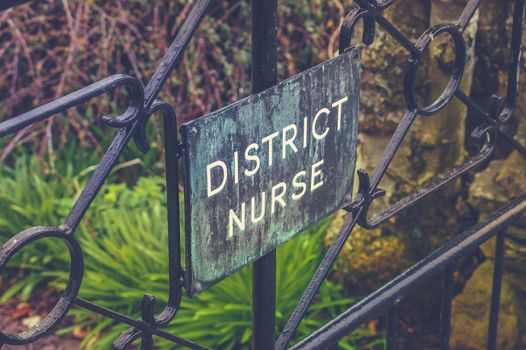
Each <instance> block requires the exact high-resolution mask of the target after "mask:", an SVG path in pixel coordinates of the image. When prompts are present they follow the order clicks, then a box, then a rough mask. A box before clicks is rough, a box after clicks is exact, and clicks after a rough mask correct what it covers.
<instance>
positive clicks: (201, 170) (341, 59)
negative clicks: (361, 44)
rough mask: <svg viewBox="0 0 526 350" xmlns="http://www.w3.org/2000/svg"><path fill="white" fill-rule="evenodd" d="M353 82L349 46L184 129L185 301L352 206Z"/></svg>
mask: <svg viewBox="0 0 526 350" xmlns="http://www.w3.org/2000/svg"><path fill="white" fill-rule="evenodd" d="M359 86H360V51H359V49H352V50H349V51H348V52H345V53H344V54H342V55H340V56H338V57H336V58H334V59H332V60H330V61H327V62H325V63H322V64H320V65H319V66H316V67H314V68H311V69H309V70H307V71H305V72H303V73H301V74H299V75H297V76H294V77H292V78H290V79H288V80H285V81H283V82H282V83H280V84H278V85H277V86H275V87H273V88H271V89H268V90H266V91H263V92H261V93H259V94H256V95H253V96H250V97H247V98H245V99H243V100H241V101H238V102H236V103H234V104H232V105H230V106H228V107H225V108H223V109H220V110H218V111H216V112H213V113H211V114H209V115H207V116H204V117H202V118H199V119H196V120H193V121H191V122H188V123H186V124H184V125H183V126H182V129H181V133H182V136H183V147H184V150H185V152H184V159H185V176H184V179H185V218H186V220H185V231H186V255H187V259H186V261H187V275H186V284H187V291H188V293H189V294H190V295H196V294H198V293H199V292H202V291H204V290H205V289H207V288H209V287H210V286H212V285H214V284H215V283H217V282H218V281H220V280H222V279H223V278H225V277H227V276H228V275H230V274H232V273H233V272H235V271H237V270H239V269H240V268H241V267H243V266H245V265H247V264H248V263H251V262H253V261H255V260H257V259H258V258H260V257H262V256H264V255H265V254H266V253H268V252H269V251H270V250H272V249H274V248H276V247H277V246H279V245H281V244H283V243H285V242H286V241H288V240H289V239H291V238H293V237H294V236H295V235H297V234H298V233H300V232H302V231H303V230H305V229H306V228H308V227H309V226H310V225H312V224H313V223H315V222H316V221H319V220H320V219H322V218H324V217H326V216H328V215H330V214H331V213H333V212H334V211H336V210H338V209H339V208H341V207H342V206H344V205H345V204H348V203H349V202H350V200H349V196H350V193H351V192H352V184H353V174H354V171H355V164H356V148H357V133H358V103H359Z"/></svg>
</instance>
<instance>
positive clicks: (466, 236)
mask: <svg viewBox="0 0 526 350" xmlns="http://www.w3.org/2000/svg"><path fill="white" fill-rule="evenodd" d="M525 212H526V196H521V197H520V198H518V199H516V200H514V201H513V202H511V203H510V204H509V205H507V206H506V207H504V208H503V209H501V210H499V211H498V212H496V213H495V214H493V215H491V216H490V217H489V218H488V219H487V220H485V221H484V222H481V223H479V224H477V225H475V226H473V227H472V228H470V229H469V230H467V231H464V232H463V233H462V234H460V235H459V236H457V237H456V238H455V239H453V240H451V241H450V242H449V243H447V244H446V245H444V246H442V247H441V248H439V249H438V250H436V251H435V252H433V253H432V254H430V255H429V256H428V257H427V258H425V259H423V260H422V261H421V262H419V263H418V264H416V265H415V266H414V267H412V268H411V269H409V270H407V271H406V272H404V273H403V274H401V275H400V276H398V277H397V278H395V279H394V280H393V281H391V282H390V283H388V284H387V285H385V286H384V287H383V288H381V289H379V290H378V291H376V292H375V293H373V294H371V295H369V296H368V297H367V298H365V299H363V300H362V301H361V302H359V303H357V304H356V305H354V306H353V307H351V308H349V309H348V310H347V311H345V312H344V313H342V314H341V315H340V316H338V317H336V318H335V319H334V320H332V321H331V322H329V323H328V324H326V325H325V326H323V327H322V328H320V329H318V330H317V331H316V332H314V333H312V334H311V335H310V336H308V337H307V338H305V339H304V340H303V341H302V342H300V343H298V344H296V345H295V346H294V347H293V348H292V349H296V350H298V349H326V348H328V347H330V346H332V345H334V344H336V343H337V342H338V341H339V340H340V339H342V338H343V337H345V335H347V334H348V333H350V332H352V331H353V330H354V329H356V328H357V327H358V326H359V325H361V324H362V323H363V322H365V321H367V320H368V319H369V318H370V317H372V316H374V315H376V314H377V313H378V312H380V311H382V310H383V309H385V308H388V307H390V306H391V305H393V303H395V302H396V301H397V300H398V299H400V298H401V297H403V296H404V295H405V294H406V293H407V292H408V291H409V290H411V289H412V288H414V287H416V286H418V285H420V284H422V283H423V282H425V281H426V280H428V279H429V278H430V277H432V276H433V275H435V274H436V273H438V272H440V271H442V270H443V269H444V268H445V267H446V266H447V265H449V264H451V263H453V262H454V261H455V260H456V259H458V258H459V257H461V256H463V255H465V254H467V253H468V252H469V251H471V250H473V249H475V248H476V247H478V246H479V245H481V244H482V243H484V242H485V241H487V240H488V239H490V238H491V237H492V236H494V235H496V234H498V233H500V232H502V231H504V230H505V229H506V227H507V226H509V225H510V224H512V223H513V222H515V221H517V220H519V219H520V218H521V217H522V216H523V215H524V213H525Z"/></svg>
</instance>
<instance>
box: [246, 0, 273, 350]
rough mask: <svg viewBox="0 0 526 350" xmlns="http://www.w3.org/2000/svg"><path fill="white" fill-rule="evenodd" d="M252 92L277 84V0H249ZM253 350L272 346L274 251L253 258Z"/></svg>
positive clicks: (265, 349)
mask: <svg viewBox="0 0 526 350" xmlns="http://www.w3.org/2000/svg"><path fill="white" fill-rule="evenodd" d="M251 11H252V92H253V93H257V92H260V91H263V90H266V89H268V88H270V87H272V86H273V85H275V84H276V83H277V62H278V57H277V56H278V55H277V31H278V16H277V0H251ZM252 313H253V320H252V322H253V336H252V348H253V349H254V350H270V349H274V343H275V329H276V251H275V250H273V251H271V252H270V253H268V254H267V255H266V256H264V257H262V258H261V259H259V260H258V261H256V262H255V263H254V265H253V278H252Z"/></svg>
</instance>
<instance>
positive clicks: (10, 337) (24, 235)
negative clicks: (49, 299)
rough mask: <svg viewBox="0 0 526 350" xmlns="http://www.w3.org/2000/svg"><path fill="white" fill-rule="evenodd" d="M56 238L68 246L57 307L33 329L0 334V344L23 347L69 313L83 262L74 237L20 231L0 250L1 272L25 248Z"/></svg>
mask: <svg viewBox="0 0 526 350" xmlns="http://www.w3.org/2000/svg"><path fill="white" fill-rule="evenodd" d="M50 237H56V238H61V239H62V240H64V242H65V243H66V245H67V246H68V250H69V254H70V257H71V270H70V274H69V279H68V282H67V285H66V289H65V290H64V291H63V292H62V295H61V296H60V299H59V300H58V302H57V304H56V305H55V306H54V307H53V309H52V310H51V312H50V313H49V314H48V315H47V316H46V317H45V318H44V319H43V320H42V321H41V322H39V324H38V325H36V326H35V327H33V328H31V329H29V330H27V331H24V332H21V333H12V334H11V333H3V332H2V331H0V345H2V344H9V345H25V344H30V343H32V342H34V341H35V340H37V339H39V338H41V337H43V336H45V335H47V334H48V333H49V332H50V331H51V330H52V328H53V327H54V326H56V325H57V324H58V323H59V322H60V321H61V320H62V318H63V317H64V316H65V315H66V313H67V312H68V311H69V309H70V308H71V306H72V305H73V302H74V300H75V298H76V297H77V294H78V292H79V289H80V285H81V283H82V277H83V274H84V261H83V258H82V251H81V248H80V245H79V244H78V242H77V241H76V240H75V239H74V238H73V236H71V235H69V234H67V233H66V232H65V231H64V230H63V229H60V228H55V227H33V228H30V229H28V230H26V231H23V232H20V233H19V234H17V235H16V236H14V237H12V238H11V239H10V240H8V241H7V242H6V243H5V244H4V246H3V247H2V248H0V272H1V271H2V270H3V268H4V267H5V266H6V265H7V262H8V261H9V259H10V258H12V257H13V256H14V255H15V254H16V253H17V252H19V251H20V250H21V249H22V248H24V247H25V246H26V245H28V244H30V243H32V242H34V241H37V240H39V239H44V238H50Z"/></svg>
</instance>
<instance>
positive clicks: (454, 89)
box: [0, 0, 526, 349]
mask: <svg viewBox="0 0 526 350" xmlns="http://www.w3.org/2000/svg"><path fill="white" fill-rule="evenodd" d="M28 1H29V0H7V1H4V2H3V3H2V4H1V5H0V10H5V9H8V8H10V7H13V6H16V5H19V4H21V3H25V2H28ZM354 2H355V4H356V5H357V8H355V9H354V10H352V11H351V12H350V13H349V15H348V16H347V17H346V19H345V21H344V23H343V25H342V28H341V34H340V50H341V51H344V50H346V49H348V48H349V47H351V46H352V45H353V32H354V28H355V27H356V25H357V24H358V23H359V22H360V20H361V21H362V22H363V26H364V30H363V36H362V42H363V44H365V45H370V44H372V43H373V42H374V39H375V34H376V26H378V25H379V26H381V27H382V28H383V29H384V30H385V31H386V32H387V33H389V34H390V35H391V36H392V37H393V38H394V39H396V40H397V41H398V42H399V44H400V45H401V46H402V47H404V48H405V49H406V50H407V51H408V55H409V58H408V61H407V65H406V68H405V80H404V97H405V101H406V112H405V114H404V116H403V117H402V119H401V121H400V123H399V125H398V127H397V129H396V131H395V132H394V134H393V136H392V138H391V140H390V142H389V144H388V146H387V147H386V149H385V151H384V153H383V156H382V157H381V159H380V160H379V161H378V163H377V166H376V168H375V170H374V172H373V174H372V175H371V176H369V175H368V174H367V172H366V171H364V170H358V178H359V191H358V195H357V197H356V198H355V200H354V201H353V202H352V203H347V205H346V206H345V209H346V210H348V211H349V212H350V214H349V215H348V217H347V219H346V222H345V224H344V225H343V227H342V229H341V231H340V232H339V234H338V235H337V236H336V238H335V240H334V241H333V243H332V245H331V246H330V247H329V249H328V251H327V253H326V255H325V257H324V258H323V260H322V262H321V264H320V266H319V267H318V269H317V271H316V273H315V275H314V277H313V278H312V280H311V281H310V283H309V286H308V287H307V289H306V290H305V293H304V295H303V297H302V298H301V300H300V301H299V303H298V305H297V307H296V309H295V310H294V312H293V314H292V316H291V317H290V319H289V321H288V322H287V324H286V326H285V328H284V329H283V331H282V333H281V335H280V337H279V339H278V340H277V343H276V349H285V348H286V347H287V344H288V343H289V341H290V339H291V337H292V336H293V334H294V332H295V330H296V329H297V327H298V325H299V323H300V322H301V320H302V319H303V318H304V316H305V314H306V312H307V309H308V307H309V305H310V304H311V303H312V301H313V299H314V297H315V295H316V293H317V291H318V289H319V287H320V286H321V283H322V282H323V281H324V280H325V278H326V277H327V275H328V273H329V271H330V269H331V267H332V265H333V263H334V261H335V260H336V257H337V256H338V254H339V253H340V251H341V250H342V247H343V245H344V243H345V241H346V240H347V239H348V238H349V236H350V234H351V232H352V231H353V229H354V228H355V226H356V225H360V226H362V227H364V228H366V229H372V228H375V227H377V226H378V225H381V224H382V223H384V222H385V221H386V220H388V219H389V218H392V217H393V216H395V215H396V214H398V213H399V212H400V211H402V210H404V209H406V208H408V207H410V206H412V205H414V204H415V203H416V202H417V201H418V200H420V199H421V198H423V197H424V196H427V195H429V194H430V193H432V192H435V191H436V190H438V189H439V188H441V187H443V186H444V185H446V184H447V183H449V182H451V181H453V180H455V179H457V178H458V177H459V176H461V175H463V174H465V173H466V172H468V171H470V170H472V169H474V168H475V167H476V166H477V165H479V164H481V163H482V162H484V161H486V160H488V159H489V158H490V157H491V156H492V154H493V151H494V149H495V142H496V140H497V139H502V140H504V141H506V142H508V143H509V144H510V145H511V146H512V147H513V148H514V149H516V150H517V151H518V152H520V153H521V154H523V155H525V156H526V147H524V146H523V145H522V144H520V143H519V142H518V141H516V140H515V139H514V138H513V137H512V136H511V135H509V134H508V133H506V132H505V131H504V129H503V125H504V124H506V123H507V122H509V120H510V117H511V115H512V114H513V112H514V110H515V107H516V103H517V96H518V82H519V69H520V60H521V52H522V28H523V20H524V13H525V0H515V10H514V11H515V12H514V18H513V29H512V40H511V50H510V64H509V66H510V68H509V73H508V90H507V96H506V98H501V97H498V96H494V97H493V98H492V101H491V106H490V108H489V110H487V111H486V110H484V109H483V108H481V107H480V106H478V105H477V104H476V103H475V102H474V101H473V100H472V99H471V98H470V97H469V96H468V95H466V94H465V93H464V92H462V91H461V90H460V88H459V86H460V83H461V81H462V78H463V74H464V67H465V64H466V45H465V42H464V37H463V33H464V30H465V29H466V27H467V26H468V24H469V22H470V21H471V19H472V18H473V16H474V14H475V12H476V11H477V10H478V8H479V6H480V0H470V1H468V3H467V4H466V6H465V8H464V11H463V12H462V14H461V16H460V18H459V20H458V21H457V23H455V24H442V25H437V26H433V27H431V28H429V29H428V30H427V31H425V32H424V33H423V34H422V36H421V37H420V38H419V39H418V40H417V42H416V43H412V42H411V41H410V40H409V39H408V38H407V37H406V36H405V35H403V34H402V33H401V32H400V31H399V30H398V29H397V28H396V27H395V26H394V25H393V24H392V23H391V22H389V21H388V20H387V19H386V18H385V17H384V16H383V12H384V11H385V10H386V9H387V8H389V7H390V6H392V5H393V4H394V3H395V0H355V1H354ZM210 3H212V0H196V2H195V4H194V6H193V8H192V10H191V12H190V14H189V15H188V18H187V19H186V21H185V22H184V24H183V26H182V27H181V29H180V30H179V32H178V35H177V37H176V38H175V40H174V41H173V43H172V44H171V46H170V48H169V50H168V52H167V53H166V55H165V57H164V58H163V60H162V61H161V63H160V64H159V66H158V68H157V70H156V71H155V73H154V75H153V76H152V78H151V79H150V81H149V83H148V84H147V86H146V87H145V88H144V89H143V88H142V85H141V83H140V82H139V81H138V80H137V79H135V78H133V77H129V76H125V75H115V76H111V77H108V78H106V79H103V80H101V81H99V82H96V83H94V84H92V85H90V86H88V87H85V88H83V89H80V90H78V91H76V92H74V93H71V94H69V95H67V96H64V97H62V98H59V99H57V100H56V101H53V102H51V103H49V104H46V105H44V106H42V107H39V108H36V109H34V110H32V111H30V112H28V113H25V114H22V115H20V116H18V117H15V118H12V119H10V120H8V121H4V122H2V123H0V137H4V136H6V135H9V134H12V133H14V132H17V131H19V130H21V129H22V128H24V127H27V126H28V125H31V124H33V123H35V122H38V121H42V120H45V119H46V118H49V117H51V116H52V115H54V114H56V113H60V112H64V111H66V110H67V109H69V108H73V107H75V106H78V105H81V104H83V103H85V102H87V101H88V100H91V99H93V98H96V97H98V96H100V95H102V94H105V93H107V92H108V91H110V90H114V89H117V88H126V89H128V90H129V91H130V96H131V98H130V101H129V104H128V107H127V109H126V110H125V112H124V113H123V114H122V115H120V116H117V117H104V118H103V120H104V122H105V123H107V124H108V125H109V126H111V127H114V128H116V129H117V134H116V136H115V138H114V140H113V142H112V144H111V145H110V146H109V148H108V150H107V151H106V153H105V155H104V156H103V158H102V159H101V162H100V164H99V165H98V166H97V168H96V170H95V172H94V173H93V175H92V176H91V178H90V180H89V182H88V184H87V185H86V187H85V188H84V190H83V191H82V193H81V195H80V197H79V198H78V200H77V201H76V203H75V204H74V206H73V208H72V209H71V211H70V213H69V215H68V216H67V217H66V219H65V221H64V223H63V225H61V226H60V227H34V228H30V229H28V230H25V231H23V232H20V233H18V234H17V235H15V236H14V237H13V238H11V239H10V240H8V241H7V242H6V243H5V244H4V245H3V246H2V248H0V272H1V270H2V269H3V268H4V267H5V266H6V264H7V262H8V261H9V259H10V258H11V257H12V256H13V255H14V254H15V253H16V252H18V251H20V250H21V249H23V248H24V247H25V246H26V245H27V244H29V243H31V242H33V241H35V240H40V239H46V238H49V237H55V238H60V239H62V240H63V241H64V242H65V243H66V245H67V247H68V249H69V252H70V257H71V269H70V275H69V279H68V282H67V287H66V289H65V290H64V292H63V294H62V296H61V297H60V299H59V301H58V303H57V304H56V305H55V307H54V308H53V309H52V311H51V313H50V314H49V315H48V316H47V317H46V318H45V319H44V320H43V321H42V322H41V323H40V324H39V325H38V326H36V327H34V328H33V329H30V330H29V331H26V332H22V333H19V334H7V333H4V332H2V331H1V330H0V347H2V345H4V344H9V345H23V344H29V343H32V342H34V341H35V340H37V339H39V338H41V337H43V336H45V335H47V334H49V333H51V332H52V331H53V329H54V327H55V326H56V325H57V324H58V323H59V322H60V320H61V319H62V318H63V317H64V316H65V315H66V314H67V312H68V311H69V309H70V308H71V307H73V306H77V307H82V308H86V309H88V310H91V311H93V312H95V313H98V314H101V315H104V316H107V317H110V318H113V319H114V320H116V321H118V322H122V323H126V324H128V325H130V327H131V328H130V329H129V330H128V331H126V332H125V333H123V334H122V335H121V336H120V337H119V338H118V339H117V340H116V341H115V342H114V344H113V348H114V349H126V348H127V347H128V346H130V345H131V344H132V342H134V341H136V340H138V339H140V340H141V348H142V349H152V348H153V347H154V342H153V336H154V335H155V336H158V337H161V338H164V339H167V340H169V341H172V342H173V343H175V344H179V345H182V346H186V347H189V348H192V349H204V347H202V346H200V345H198V344H196V343H194V342H192V341H189V340H186V339H182V338H180V337H178V336H176V335H173V334H170V333H167V332H165V331H163V330H162V328H163V327H164V326H166V325H167V324H168V323H169V322H170V321H171V320H172V319H173V318H174V317H175V316H176V314H177V311H178V309H179V306H180V303H181V296H182V288H183V276H184V274H183V269H182V266H181V257H180V241H179V239H180V238H179V237H180V234H179V226H180V225H179V217H178V215H169V216H168V220H169V221H168V237H169V256H168V259H169V260H170V264H169V266H170V267H169V269H170V270H169V271H168V273H169V277H170V278H169V283H170V286H169V287H170V294H169V300H168V303H167V305H166V306H165V308H164V310H163V311H162V312H161V314H160V315H157V316H156V315H154V312H153V310H154V304H155V298H154V296H151V295H145V296H144V298H143V301H142V307H141V311H142V313H141V319H140V320H136V319H133V318H131V317H129V316H127V315H123V314H120V313H118V312H115V311H113V310H110V309H107V308H104V307H101V306H99V305H96V304H94V303H91V302H89V301H87V300H83V299H80V298H78V292H79V289H80V285H81V283H82V278H83V273H84V265H83V255H82V250H81V247H80V245H79V243H78V241H77V240H76V239H75V237H74V233H75V230H76V228H77V227H78V225H79V223H80V221H81V220H82V218H83V216H84V214H85V213H86V211H87V210H88V209H89V207H90V204H91V203H92V201H93V200H94V198H95V197H96V196H97V194H98V191H99V190H100V188H101V186H102V184H103V183H104V182H105V180H106V178H107V177H108V174H109V173H110V171H111V169H112V167H113V166H114V165H115V163H116V162H117V160H118V158H119V157H120V155H121V154H122V152H123V150H124V148H125V147H126V145H127V144H128V142H129V141H130V140H131V139H132V138H133V139H134V141H135V143H136V144H137V146H138V147H139V148H140V149H141V150H142V151H144V152H146V151H147V150H148V142H147V140H146V131H145V130H146V125H147V123H148V120H149V118H150V116H151V115H152V114H153V113H155V112H160V113H161V114H162V116H163V118H164V129H165V147H166V152H167V156H166V181H167V197H168V210H169V211H170V212H172V213H178V212H179V207H178V206H179V201H178V193H177V188H178V186H177V183H178V170H177V159H178V157H180V156H181V152H182V150H181V149H180V146H179V144H178V141H177V134H176V116H175V112H174V110H173V108H172V107H171V106H169V105H167V104H165V103H162V102H159V101H156V98H157V96H158V94H159V92H160V90H161V89H162V87H163V86H164V84H165V83H166V80H167V78H168V76H169V75H170V74H171V73H172V71H173V70H174V68H175V67H176V66H177V64H178V63H179V62H180V60H181V57H182V53H183V52H184V50H185V48H186V47H187V45H188V43H189V41H190V40H191V38H192V37H193V35H194V33H195V31H196V29H197V28H198V26H199V24H200V22H201V20H202V19H203V18H204V16H205V14H206V10H207V8H208V6H209V5H210ZM440 35H449V36H450V37H451V38H452V41H453V43H454V47H455V50H454V52H455V62H454V69H453V72H452V75H451V78H450V80H449V83H448V85H447V87H446V88H445V89H444V91H443V92H442V94H441V95H440V96H439V97H438V98H437V99H436V101H435V102H433V103H432V104H431V105H429V106H420V105H419V104H418V103H417V100H416V97H415V92H414V91H415V80H416V72H417V70H418V66H419V64H420V61H421V59H422V57H423V55H424V53H425V50H426V48H427V47H428V46H429V45H430V43H431V42H432V41H433V40H434V39H435V38H436V37H437V36H440ZM454 98H457V99H458V100H460V101H461V102H462V103H464V104H465V105H466V106H467V107H468V108H469V109H470V111H472V112H473V113H472V115H474V116H475V117H476V118H477V120H478V125H479V126H478V128H477V129H476V130H475V131H474V132H473V135H472V137H473V138H475V139H477V140H479V141H480V143H481V147H480V150H479V153H478V154H477V155H475V156H474V157H472V158H471V159H469V160H467V161H466V162H464V163H463V164H462V165H460V166H458V167H456V168H454V169H451V170H449V171H448V172H446V173H445V174H443V175H441V176H440V177H438V178H436V179H435V180H433V181H431V182H430V183H428V184H427V185H425V186H424V187H423V188H421V189H419V190H417V191H415V192H414V193H411V194H409V195H408V196H406V197H405V198H403V199H401V200H400V201H398V202H396V203H395V204H393V205H391V206H390V207H389V208H387V209H386V210H384V211H382V212H380V213H378V214H376V215H374V216H373V217H372V218H368V211H369V207H370V206H371V203H372V202H373V201H374V200H375V199H377V198H379V197H382V196H383V195H385V191H383V190H382V189H380V188H379V187H378V186H379V184H380V181H381V180H382V178H383V177H384V175H385V174H386V172H387V170H388V168H389V165H390V163H391V161H392V159H393V157H394V156H395V154H396V152H397V150H398V148H399V147H400V144H401V143H402V141H403V139H404V137H405V136H406V134H407V133H408V131H409V129H410V128H411V125H412V124H413V122H414V121H415V120H416V118H417V117H419V116H420V117H433V116H434V115H436V113H437V112H439V111H440V110H442V109H443V108H444V107H446V106H447V105H448V104H449V103H450V102H451V100H452V99H454ZM523 203H524V201H521V202H520V203H518V204H517V203H515V204H513V205H512V206H510V207H509V208H508V209H507V211H503V212H501V213H500V214H501V216H503V217H504V219H503V222H504V223H503V224H502V226H503V227H504V226H505V224H507V223H509V222H510V220H511V219H517V217H519V214H520V215H522V213H523V212H524V204H523ZM517 208H519V209H520V210H519V209H517ZM519 211H520V213H519ZM475 229H478V231H476V232H482V233H481V234H484V233H485V232H486V233H487V231H485V230H484V227H478V228H474V229H473V230H475ZM471 233H473V232H471ZM468 236H469V235H468ZM466 249H467V248H466ZM437 254H438V253H437ZM437 254H435V258H436V257H437V256H438V255H439V254H438V255H437ZM431 260H432V259H431ZM415 270H418V266H417V267H415ZM393 283H394V282H393ZM392 286H393V285H390V287H392ZM390 291H391V289H389V288H387V287H386V289H384V290H382V291H380V292H379V293H380V294H381V293H387V292H390ZM371 298H372V297H371ZM371 298H369V299H367V300H372V299H371ZM389 300H390V301H389V303H386V304H385V305H384V306H389V307H391V308H392V310H393V312H395V311H396V308H395V306H393V303H394V304H396V301H393V300H394V299H393V300H391V299H389ZM364 303H365V301H364ZM364 303H362V304H364ZM362 304H360V305H362ZM364 305H365V304H364ZM362 306H363V305H362ZM391 308H390V309H389V310H390V315H391ZM360 310H362V309H360V308H359V307H358V306H356V307H354V308H353V309H350V310H348V311H347V312H346V313H345V314H344V315H342V316H341V317H339V318H338V319H335V320H333V321H332V322H331V325H336V326H338V327H339V328H338V329H339V330H344V331H338V332H335V331H333V332H332V333H331V335H330V336H329V338H327V337H328V336H327V333H326V329H327V327H325V328H324V329H321V330H319V331H317V332H315V333H314V334H313V335H312V336H311V337H309V338H308V339H307V340H306V341H305V342H304V343H302V345H298V346H297V348H303V347H305V348H321V347H323V346H327V344H329V343H331V344H334V343H335V342H337V340H338V339H340V338H341V337H343V336H344V335H345V333H346V332H349V331H351V330H352V329H353V327H355V325H357V321H356V320H363V317H364V316H363V315H362V314H360V313H357V312H358V311H360ZM360 312H362V313H363V310H362V311H360ZM352 315H354V317H352ZM393 315H394V314H393ZM390 319H391V318H390ZM319 339H322V340H323V341H326V342H323V341H317V340H319Z"/></svg>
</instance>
